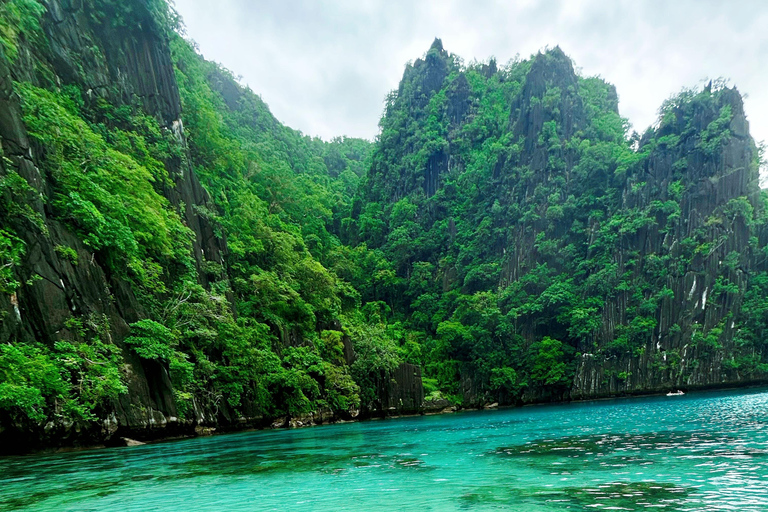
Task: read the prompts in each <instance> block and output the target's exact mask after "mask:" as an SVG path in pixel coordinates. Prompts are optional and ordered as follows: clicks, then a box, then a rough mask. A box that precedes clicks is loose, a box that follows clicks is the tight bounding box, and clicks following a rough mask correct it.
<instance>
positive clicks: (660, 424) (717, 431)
mask: <svg viewBox="0 0 768 512" xmlns="http://www.w3.org/2000/svg"><path fill="white" fill-rule="evenodd" d="M767 427H768V391H753V392H741V393H735V392H734V393H727V392H713V393H701V394H691V395H686V396H683V397H657V398H647V399H625V400H612V401H602V402H592V403H581V404H566V405H553V406H537V407H525V408H521V409H507V410H499V411H482V412H466V413H460V414H454V415H443V416H429V417H418V418H405V419H397V420H386V421H370V422H364V423H350V424H344V425H330V426H324V427H314V428H308V429H301V430H292V431H258V432H245V433H239V434H232V435H226V436H217V437H207V438H197V439H190V440H185V441H178V442H171V443H164V444H156V445H146V446H140V447H136V448H116V449H106V450H93V451H84V452H77V453H66V454H56V455H42V456H30V457H15V458H5V459H0V510H3V511H6V510H8V511H10V510H24V511H29V512H35V511H56V512H66V511H77V512H85V511H99V512H104V511H171V510H172V511H183V512H195V511H234V512H237V511H256V510H280V511H292V510H297V511H298V510H301V511H315V510H323V511H324V510H329V511H337V510H354V511H378V510H387V511H392V510H413V511H416V510H418V511H430V510H431V511H454V510H473V511H474V510H480V511H484V510H514V511H542V512H543V511H555V510H577V511H578V510H676V511H678V510H691V511H702V510H707V511H709V510H717V511H720V510H728V511H731V510H733V511H768V428H767Z"/></svg>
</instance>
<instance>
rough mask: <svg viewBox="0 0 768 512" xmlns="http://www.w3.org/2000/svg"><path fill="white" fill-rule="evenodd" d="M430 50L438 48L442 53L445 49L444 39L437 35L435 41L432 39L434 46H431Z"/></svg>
mask: <svg viewBox="0 0 768 512" xmlns="http://www.w3.org/2000/svg"><path fill="white" fill-rule="evenodd" d="M429 49H430V50H437V51H438V52H440V53H442V52H444V51H445V50H444V49H443V40H442V39H440V38H439V37H436V38H435V40H434V41H432V46H430V47H429Z"/></svg>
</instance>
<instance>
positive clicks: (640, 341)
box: [342, 40, 768, 402]
mask: <svg viewBox="0 0 768 512" xmlns="http://www.w3.org/2000/svg"><path fill="white" fill-rule="evenodd" d="M736 109H738V110H739V111H741V100H740V97H739V96H738V94H737V93H736V92H735V91H733V90H731V89H728V88H726V87H724V85H723V84H719V83H718V84H715V86H714V87H713V86H712V85H710V86H708V87H707V88H705V89H704V90H701V91H694V90H686V91H683V93H681V94H680V95H678V96H675V97H673V98H671V99H670V100H668V101H667V102H665V104H664V106H663V107H662V109H661V111H660V120H659V125H658V127H657V128H655V129H651V130H649V131H648V132H647V133H646V134H645V135H644V136H643V137H642V138H641V137H640V136H638V135H637V134H630V133H629V131H628V123H627V121H626V120H624V119H622V118H621V117H620V116H619V114H618V98H617V96H616V93H615V91H614V90H613V88H612V87H611V86H609V85H608V84H606V83H605V82H604V81H602V80H601V79H598V78H584V77H580V76H578V75H577V74H576V73H574V71H573V68H572V64H571V62H570V60H569V59H568V57H566V56H565V55H564V54H563V53H562V52H561V51H560V49H559V48H555V49H553V50H550V51H547V52H546V53H542V54H538V55H536V56H534V57H532V58H531V59H530V60H528V61H513V62H510V63H509V64H508V65H507V66H502V67H499V66H498V65H497V64H496V62H495V61H491V62H489V63H474V64H471V65H469V66H465V65H463V64H462V63H461V61H460V59H458V58H457V57H455V56H453V55H450V54H448V53H447V52H446V51H445V50H443V48H442V44H441V43H440V41H439V40H438V41H436V42H435V44H434V45H433V46H432V48H431V49H430V50H429V52H428V53H427V54H426V56H425V57H424V58H423V59H419V60H417V61H416V62H415V63H414V64H413V65H409V67H408V68H407V69H406V72H405V74H404V77H403V81H402V82H401V84H400V87H399V89H398V90H397V91H394V92H393V93H392V94H391V95H390V96H389V97H388V99H387V105H386V110H385V116H384V118H383V119H382V121H381V130H382V131H381V135H380V137H379V140H378V141H377V145H376V149H375V151H374V154H373V159H372V165H371V168H370V171H369V173H368V174H367V176H366V177H365V179H364V181H363V183H362V185H361V188H360V191H359V193H358V195H357V196H356V199H355V202H354V205H353V212H352V215H351V218H350V219H349V220H348V221H346V222H345V224H344V226H345V230H344V231H343V233H342V235H343V240H344V241H345V242H346V243H348V244H350V245H351V246H353V247H356V249H355V250H352V251H350V254H353V255H355V254H356V255H360V256H362V255H365V260H363V258H361V257H360V256H358V262H359V263H358V264H359V265H361V266H362V265H366V266H367V268H368V269H369V270H367V271H366V272H365V274H364V275H366V276H373V279H370V278H369V279H367V280H366V279H362V280H360V281H357V280H355V279H352V280H351V282H353V283H354V284H355V285H356V287H357V289H358V290H360V292H361V295H362V298H363V301H367V300H377V301H384V302H385V303H386V304H387V305H388V306H389V307H390V308H391V310H392V312H393V316H394V318H395V319H398V320H400V321H402V322H403V325H404V327H405V328H406V329H410V330H412V331H416V332H420V333H421V335H420V336H415V337H411V339H412V340H416V341H415V343H416V345H417V346H416V347H410V348H409V351H410V352H412V353H419V354H421V357H420V359H419V364H422V365H423V366H424V368H425V371H426V374H427V376H428V377H429V378H431V379H435V381H436V382H437V383H438V386H439V387H440V388H441V389H442V390H444V391H445V392H448V393H457V392H458V390H459V387H458V383H459V380H460V378H462V377H463V378H465V379H470V380H471V381H472V383H473V386H474V389H472V390H471V391H470V392H469V394H468V395H467V397H468V398H470V399H474V400H477V401H478V402H483V401H485V400H491V401H493V400H502V401H507V402H515V401H516V400H530V399H534V400H536V399H546V398H558V397H564V396H567V394H568V391H569V390H570V389H571V387H572V386H573V382H574V378H575V374H574V372H575V370H576V367H577V363H578V362H579V359H580V358H582V357H588V358H592V359H593V360H595V361H597V364H598V366H604V367H605V368H606V375H607V376H609V378H613V379H615V385H616V386H622V385H624V383H625V382H626V381H627V379H628V378H629V376H630V372H627V371H626V370H615V371H614V370H612V369H611V365H612V364H613V363H612V361H618V360H621V359H625V358H632V359H639V358H641V357H643V354H645V353H646V351H648V350H654V351H655V349H656V343H658V342H661V344H662V345H664V346H668V345H669V344H673V345H676V344H678V343H679V344H680V345H681V346H682V345H683V344H685V343H690V344H691V345H692V346H696V347H697V349H696V350H697V351H698V352H697V353H696V354H694V355H692V356H689V358H692V359H694V360H697V359H699V358H700V359H704V358H706V357H708V356H709V355H711V354H712V353H713V352H712V350H722V349H723V346H722V340H724V339H727V338H728V337H729V336H733V332H734V331H729V330H728V329H726V328H724V327H723V326H724V325H726V324H731V323H734V326H733V327H730V328H731V329H735V330H737V331H738V330H739V329H740V328H739V327H738V325H743V326H744V327H745V328H746V325H752V327H750V328H748V329H745V330H742V331H739V332H741V334H739V335H737V339H741V340H744V341H741V342H739V343H742V344H747V343H748V342H747V341H746V339H747V338H749V339H753V340H756V339H757V338H759V336H760V335H759V334H757V335H755V334H753V333H757V332H762V331H761V329H762V328H763V327H758V325H760V326H762V324H763V321H762V320H757V318H756V317H755V315H758V317H759V315H760V314H761V313H760V311H762V306H763V302H764V299H762V298H758V297H762V295H760V292H758V291H749V292H747V297H749V298H750V299H749V300H748V301H747V302H746V303H745V307H744V310H743V311H742V312H741V314H739V313H738V309H731V308H733V300H734V298H735V297H739V296H741V294H743V293H744V290H745V289H748V290H754V287H755V286H760V285H759V283H760V280H759V279H760V278H759V276H754V278H753V279H756V280H754V281H751V282H750V283H745V280H744V279H743V277H742V276H743V275H744V274H743V272H744V268H745V262H746V261H748V259H749V258H750V257H751V256H750V252H749V251H751V250H753V249H748V248H743V250H744V251H746V252H744V253H741V254H739V253H737V252H734V248H735V247H738V243H740V242H738V241H737V240H738V237H739V236H742V235H739V234H738V233H740V232H743V231H740V230H749V229H753V230H755V231H753V232H757V230H759V229H763V228H761V227H759V226H762V225H763V223H764V221H763V220H761V219H762V217H759V216H758V212H760V211H762V208H763V204H762V202H761V201H760V200H758V198H757V196H756V194H755V192H756V190H757V188H756V184H755V183H753V182H752V181H750V180H752V178H751V177H748V176H756V169H757V153H756V151H755V148H754V145H752V144H751V142H748V143H747V144H746V147H747V148H748V151H749V153H747V154H746V156H745V157H743V158H744V159H745V160H744V164H743V165H744V167H743V168H742V169H741V170H740V171H738V172H743V173H745V176H738V177H737V175H735V174H732V173H733V171H731V170H728V169H726V170H725V171H722V175H720V174H718V172H717V171H716V170H715V169H717V168H718V166H720V165H722V162H723V160H724V159H725V158H726V157H724V156H723V155H724V152H726V151H728V144H729V142H730V141H731V140H732V130H733V129H734V126H735V127H736V129H739V125H738V124H736V125H734V124H733V123H734V114H735V112H736ZM735 122H736V123H738V122H740V121H735ZM728 158H733V156H730V157H728ZM726 165H737V164H726ZM693 169H699V170H697V171H694V172H699V173H700V172H702V170H703V172H706V173H707V174H705V175H704V176H706V179H707V180H709V181H708V182H709V183H712V184H713V185H715V186H717V182H718V181H719V180H730V181H729V183H731V184H732V185H731V186H734V190H740V191H741V194H742V195H741V196H739V197H733V198H732V199H730V200H729V201H727V202H723V203H720V204H718V203H716V202H715V201H711V200H709V199H699V200H698V204H697V203H693V202H692V199H691V195H690V194H692V193H693V192H692V191H694V190H702V192H697V193H699V194H707V193H709V192H705V191H703V190H704V189H703V188H702V187H703V185H702V184H703V183H704V182H703V181H701V180H702V179H704V176H702V175H696V174H694V173H693V172H692V171H693ZM739 180H741V181H739ZM729 193H730V194H733V192H731V191H729ZM703 212H708V213H706V217H705V218H701V217H697V216H700V215H704V214H703ZM755 248H756V247H755ZM727 255H728V258H725V257H726V256H727ZM371 259H375V263H373V264H372V263H370V261H371ZM723 259H725V260H726V261H728V262H730V263H729V264H727V265H723V263H722V261H723ZM718 261H719V263H718ZM694 276H695V277H694ZM737 283H741V284H737ZM377 284H380V285H379V286H376V285H377ZM692 286H693V289H691V287H692ZM707 294H709V296H708V297H707ZM686 315H692V316H686ZM670 317H671V318H670ZM673 319H674V320H675V321H679V322H682V323H684V324H685V325H686V330H685V331H684V332H680V331H679V330H678V331H674V330H672V329H671V328H670V324H674V325H677V323H674V322H672V321H671V320H673ZM755 321H757V324H755ZM736 322H739V323H738V324H737V323H736ZM740 322H746V323H745V324H741V323H740ZM678 329H679V325H678ZM757 343H758V345H757V346H755V347H750V348H749V349H745V350H743V351H742V350H740V349H739V348H736V349H735V350H734V352H733V353H734V356H733V357H734V361H736V362H734V363H733V364H731V367H729V371H735V370H738V371H747V372H751V374H752V375H757V373H755V372H757V371H758V369H757V368H764V367H763V366H756V364H757V363H755V362H754V361H765V360H766V356H767V355H768V354H766V350H765V345H764V344H763V343H761V342H757ZM746 353H750V355H749V356H746V355H745V354H746ZM657 355H658V356H659V357H661V355H660V353H657V354H656V355H654V356H653V357H656V356H657ZM744 357H747V359H748V360H749V361H753V362H751V363H746V362H744V363H743V364H742V363H739V361H743V360H744ZM697 364H698V361H694V362H693V363H691V364H690V365H689V366H688V369H687V370H686V371H688V372H691V371H694V370H695V368H696V365H697ZM760 364H764V363H760ZM611 375H613V377H610V376H611ZM688 375H690V373H689V374H688ZM603 384H607V383H603Z"/></svg>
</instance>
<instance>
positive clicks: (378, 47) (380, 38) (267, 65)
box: [175, 0, 768, 141]
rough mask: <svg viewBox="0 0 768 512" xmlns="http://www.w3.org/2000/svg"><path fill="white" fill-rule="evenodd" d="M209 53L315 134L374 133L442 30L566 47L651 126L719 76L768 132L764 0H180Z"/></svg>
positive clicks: (632, 115) (505, 55)
mask: <svg viewBox="0 0 768 512" xmlns="http://www.w3.org/2000/svg"><path fill="white" fill-rule="evenodd" d="M175 3H176V9H177V10H178V11H179V13H180V14H181V15H182V17H183V18H184V22H185V24H186V26H187V30H188V36H189V37H191V38H192V39H194V40H195V41H196V42H197V43H198V44H199V46H200V50H201V52H202V53H203V55H205V57H206V58H208V59H212V60H216V61H218V62H220V63H222V64H223V65H224V66H226V67H228V68H229V69H231V70H232V71H233V72H234V73H235V74H236V75H241V76H242V81H243V83H244V84H247V85H249V86H250V87H251V88H252V89H253V90H254V91H255V92H256V93H258V94H260V95H261V97H262V98H263V99H264V101H266V102H267V104H269V106H270V108H271V110H272V112H273V113H274V114H275V116H276V117H277V118H278V119H279V120H280V121H282V122H283V123H285V124H287V125H289V126H291V127H292V128H296V129H299V130H301V131H302V132H304V133H305V134H308V135H314V136H321V137H323V138H324V139H330V138H331V137H334V136H337V135H347V136H353V137H365V138H368V139H372V138H374V137H375V136H376V135H377V133H378V120H379V117H380V115H381V112H382V109H383V101H384V97H385V95H386V94H387V92H389V91H390V90H392V89H395V88H396V87H397V84H398V82H399V80H400V78H401V77H402V73H403V69H404V66H405V63H406V62H408V61H412V60H415V59H416V58H418V57H421V56H422V55H423V54H424V53H425V52H426V50H427V49H428V48H429V45H430V44H431V43H432V40H433V39H434V38H435V37H440V38H442V40H443V44H444V46H445V49H446V50H448V51H449V52H451V53H455V54H458V55H459V56H461V57H462V58H464V60H465V61H466V62H469V61H471V60H472V59H477V60H487V59H488V58H489V57H491V56H494V57H496V58H497V60H498V61H499V62H500V63H504V62H507V61H508V60H509V59H511V58H513V57H515V55H516V54H520V56H521V57H523V58H527V57H528V56H530V55H531V54H532V53H535V52H536V51H538V50H539V49H542V48H544V47H546V46H554V45H558V44H559V45H560V47H561V48H562V49H563V50H564V51H565V52H566V53H567V54H568V55H570V56H571V58H572V59H573V60H574V61H575V64H576V66H577V67H578V68H580V69H581V73H582V74H583V75H585V76H592V75H600V76H602V77H604V78H605V79H606V80H608V81H609V82H611V83H613V84H615V85H616V87H617V89H618V92H619V98H620V105H619V108H620V110H621V114H622V115H623V116H625V117H628V118H629V120H630V121H631V122H632V124H633V127H634V129H636V130H638V131H643V130H644V129H645V128H646V127H647V126H648V125H650V124H652V123H653V122H654V121H655V119H656V112H657V110H658V108H659V106H660V105H661V102H662V101H663V100H664V99H666V98H668V97H669V96H671V95H672V94H674V93H676V92H679V91H680V89H681V88H683V87H691V86H697V85H701V84H702V80H704V79H707V78H717V77H725V78H728V79H730V81H731V84H733V85H736V86H737V87H738V89H739V90H740V91H741V92H742V93H746V94H747V95H748V98H747V99H746V102H745V104H746V111H747V116H748V118H749V121H750V124H751V130H752V135H753V136H754V137H755V139H757V140H758V141H760V140H766V139H768V0H732V1H731V0H722V1H716V0H540V1H537V0H516V1H515V0H506V1H499V0H496V1H491V0H488V1H477V0H476V1H473V2H469V1H464V2H460V1H454V0H429V1H427V0H425V1H419V0H413V1H410V0H335V1H321V0H269V1H267V0H217V1H215V2H213V1H211V0H176V2H175Z"/></svg>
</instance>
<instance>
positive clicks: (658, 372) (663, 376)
mask: <svg viewBox="0 0 768 512" xmlns="http://www.w3.org/2000/svg"><path fill="white" fill-rule="evenodd" d="M717 98H718V101H717V102H715V103H712V104H711V105H709V106H708V107H706V108H699V109H697V111H696V112H695V114H694V118H693V122H692V124H691V125H685V124H684V121H683V119H682V118H678V119H677V121H676V122H675V123H673V124H666V125H664V126H662V127H661V128H660V129H659V130H658V131H657V132H655V133H652V132H649V133H648V134H646V136H645V138H644V140H643V141H642V142H641V144H649V143H650V142H651V140H654V139H655V140H658V139H660V138H662V137H664V136H668V135H674V136H681V137H682V140H681V142H680V144H678V145H677V146H676V147H674V148H673V149H670V148H669V147H667V146H666V145H659V146H657V147H656V149H655V150H654V151H653V152H652V154H651V155H650V157H649V159H648V160H647V162H646V163H645V170H646V174H645V175H644V177H643V179H645V180H647V181H646V182H645V184H644V185H643V186H642V188H640V189H639V190H638V191H637V193H627V194H626V195H625V198H624V201H625V204H626V205H627V206H632V207H640V208H644V207H646V206H648V205H649V204H650V203H651V202H652V201H667V200H669V199H671V198H670V189H671V185H672V184H673V183H674V182H675V181H676V180H679V179H680V176H681V174H680V169H681V168H684V172H685V176H686V181H687V182H688V183H690V185H689V187H688V188H687V189H686V190H685V192H684V194H683V195H682V197H681V200H680V205H681V211H680V216H679V219H678V221H677V222H676V223H675V225H674V226H672V229H669V230H667V232H666V233H662V232H661V231H660V230H661V228H663V227H664V226H662V225H659V224H654V225H649V226H647V227H645V228H643V229H641V230H640V231H638V232H637V233H636V234H635V235H634V236H632V237H631V238H630V239H628V240H627V243H626V246H624V247H622V248H620V250H617V251H616V254H615V259H616V261H618V262H622V261H623V254H625V253H629V252H633V251H637V252H639V253H640V254H641V255H643V259H645V258H646V257H647V256H649V255H656V256H659V257H664V256H666V255H669V256H670V257H672V258H673V261H675V260H677V259H679V258H680V257H681V255H682V252H683V251H684V249H683V245H684V244H685V243H686V240H692V239H695V238H696V236H697V233H698V236H702V237H703V238H702V241H707V242H709V243H710V245H709V246H708V250H707V251H706V252H701V251H700V252H698V253H696V254H695V255H694V256H693V257H692V258H691V259H690V262H689V263H688V264H687V265H686V266H685V267H683V268H681V269H679V270H676V269H670V270H671V271H670V272H669V275H668V277H667V278H666V283H665V285H666V286H667V287H668V288H669V289H670V290H671V292H672V293H671V294H670V295H669V296H668V297H666V298H665V299H664V300H663V301H662V303H661V304H660V307H659V310H658V312H657V316H656V320H657V323H658V324H657V327H656V328H655V330H654V332H653V334H652V336H651V339H650V340H649V342H648V343H647V345H646V346H645V347H644V350H643V351H642V353H640V354H639V355H637V356H636V357H630V356H627V355H624V356H619V355H614V356H611V355H608V356H606V355H594V354H593V353H592V352H593V351H594V347H588V346H582V347H579V348H580V351H581V352H582V355H581V356H580V359H579V361H578V364H577V372H576V377H575V380H574V385H573V390H572V397H573V398H595V397H603V396H613V395H617V394H624V393H629V394H637V393H653V392H662V391H669V390H671V389H696V388H708V387H716V386H728V385H740V384H748V383H752V382H755V383H757V382H764V381H766V380H767V379H768V375H765V374H763V373H760V372H758V373H748V374H745V373H744V372H740V371H738V370H737V369H736V368H734V367H733V366H729V365H728V364H727V363H728V362H729V361H731V360H732V359H733V357H734V355H735V354H738V352H739V349H738V347H737V346H736V344H735V338H736V337H737V334H738V329H739V325H738V322H739V321H740V316H741V315H740V308H741V302H742V299H743V294H744V291H745V290H746V287H747V281H748V274H749V273H751V272H755V271H758V270H760V269H761V268H762V267H764V262H762V258H758V257H757V256H758V255H757V254H755V253H754V252H753V251H754V249H755V248H756V247H755V245H754V244H751V243H750V237H752V236H755V235H756V234H757V233H755V232H754V230H753V229H751V228H750V223H751V219H750V218H746V217H744V216H743V215H741V214H738V213H735V212H730V211H728V205H729V204H731V203H730V202H731V201H739V200H740V199H743V200H748V201H749V203H750V204H751V206H752V207H753V208H756V209H760V208H761V204H760V199H759V193H760V190H759V187H758V179H759V176H758V168H757V166H756V165H755V154H754V151H755V147H754V143H753V142H752V139H751V137H750V136H749V124H748V122H747V120H746V117H745V114H744V106H743V102H742V99H741V96H740V95H739V93H738V92H737V91H736V90H735V89H726V90H724V91H722V93H721V94H720V95H719V96H717ZM724 108H728V109H730V112H731V119H730V123H729V126H728V129H729V131H730V137H729V140H728V142H727V143H726V144H724V145H723V146H722V147H721V148H719V149H718V150H717V151H714V152H709V151H706V150H705V149H703V148H702V147H701V145H700V144H697V140H698V139H697V138H696V137H695V134H698V133H701V132H702V131H704V130H706V129H707V127H708V126H710V124H711V123H713V122H714V121H715V120H716V119H717V118H718V116H719V115H720V114H721V112H722V111H723V109H724ZM686 130H687V132H686ZM686 133H687V135H686ZM631 185H632V184H630V186H631ZM729 255H731V256H732V257H733V256H735V257H736V262H735V265H733V266H732V267H730V268H726V266H724V261H726V259H727V258H728V257H729ZM638 271H642V269H638ZM718 279H726V280H727V281H728V282H729V283H732V285H733V286H734V287H735V288H734V290H737V291H732V292H725V293H721V292H719V291H718V289H717V285H716V284H717V281H718ZM631 293H632V291H631V290H627V291H623V292H621V293H618V294H617V295H616V297H615V299H614V300H612V301H610V302H608V303H607V304H606V305H605V308H604V309H603V313H602V323H601V325H602V327H601V330H600V332H599V334H598V336H597V340H598V341H597V343H598V347H603V346H605V345H607V344H608V342H610V340H612V339H615V337H616V336H617V331H616V329H617V326H620V325H622V324H626V322H627V316H626V313H627V307H626V304H627V303H628V302H629V301H630V295H631ZM714 328H719V329H720V330H721V333H720V334H719V335H718V339H717V343H718V344H719V346H715V347H713V346H708V345H705V344H703V343H696V341H695V338H694V336H695V335H696V334H697V333H703V332H711V331H712V329H714Z"/></svg>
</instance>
